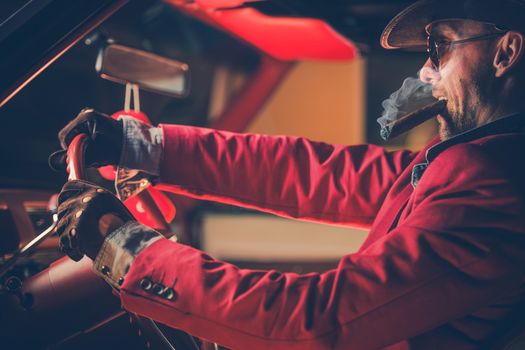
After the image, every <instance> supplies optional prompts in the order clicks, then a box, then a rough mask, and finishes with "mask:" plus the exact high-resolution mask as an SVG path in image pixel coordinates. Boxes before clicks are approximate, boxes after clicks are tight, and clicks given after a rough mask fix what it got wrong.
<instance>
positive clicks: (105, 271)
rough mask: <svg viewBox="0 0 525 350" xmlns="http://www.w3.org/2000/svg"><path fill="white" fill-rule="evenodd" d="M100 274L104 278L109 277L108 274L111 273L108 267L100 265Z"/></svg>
mask: <svg viewBox="0 0 525 350" xmlns="http://www.w3.org/2000/svg"><path fill="white" fill-rule="evenodd" d="M100 272H102V273H103V274H104V275H106V276H109V273H110V272H111V271H110V269H109V267H107V266H106V265H102V267H101V268H100Z"/></svg>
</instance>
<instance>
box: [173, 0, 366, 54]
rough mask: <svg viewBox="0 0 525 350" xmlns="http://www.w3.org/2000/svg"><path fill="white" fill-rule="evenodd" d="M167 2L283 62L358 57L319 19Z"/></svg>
mask: <svg viewBox="0 0 525 350" xmlns="http://www.w3.org/2000/svg"><path fill="white" fill-rule="evenodd" d="M167 2H168V3H169V4H171V5H173V6H175V7H177V8H178V9H180V10H181V11H183V12H185V13H187V14H189V15H191V16H193V17H196V18H198V19H200V20H202V21H204V22H207V23H209V24H212V25H214V26H216V27H218V28H220V29H222V30H225V31H226V32H229V33H231V34H232V35H234V36H235V37H237V38H239V39H241V40H243V41H245V42H247V43H249V44H251V45H252V46H254V47H256V48H258V49H259V50H261V51H263V52H264V53H266V54H268V55H270V56H272V57H274V58H276V59H279V60H282V61H295V60H336V61H348V60H352V59H353V58H355V57H356V56H358V49H357V48H356V46H355V45H354V44H353V43H352V42H351V41H350V40H348V39H347V38H345V37H344V36H343V35H341V34H339V33H338V32H337V31H336V30H334V29H333V28H332V27H331V26H330V25H328V24H327V23H326V22H324V21H322V20H319V19H314V18H301V17H280V16H279V17H277V16H269V15H266V14H263V13H261V12H259V11H257V10H256V9H254V8H250V7H249V6H242V5H244V4H247V3H249V2H250V1H239V0H217V1H210V0H198V1H195V2H192V3H190V4H189V3H187V2H185V1H181V0H168V1H167Z"/></svg>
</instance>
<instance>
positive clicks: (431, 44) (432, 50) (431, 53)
mask: <svg viewBox="0 0 525 350" xmlns="http://www.w3.org/2000/svg"><path fill="white" fill-rule="evenodd" d="M427 52H428V57H429V58H430V62H432V66H433V67H434V69H435V70H437V69H438V68H439V53H438V48H437V45H436V42H435V41H434V38H433V37H431V36H429V37H428V39H427Z"/></svg>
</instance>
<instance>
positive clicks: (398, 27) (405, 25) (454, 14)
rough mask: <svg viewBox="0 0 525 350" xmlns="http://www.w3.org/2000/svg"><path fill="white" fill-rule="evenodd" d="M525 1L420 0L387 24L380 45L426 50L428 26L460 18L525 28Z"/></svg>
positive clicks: (392, 47)
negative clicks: (438, 21)
mask: <svg viewBox="0 0 525 350" xmlns="http://www.w3.org/2000/svg"><path fill="white" fill-rule="evenodd" d="M524 10H525V2H524V1H522V0H500V1H496V0H493V1H490V0H485V1H479V0H463V1H461V0H420V1H417V2H415V3H413V4H412V5H410V6H409V7H407V8H406V9H405V10H403V11H402V12H401V13H399V14H398V15H397V16H395V17H394V18H393V19H392V20H391V21H390V23H388V25H387V26H386V27H385V29H384V31H383V34H382V35H381V40H380V42H381V46H382V47H384V48H385V49H400V48H404V49H411V50H416V51H424V50H425V49H426V41H427V33H426V32H425V27H426V26H427V25H428V24H429V23H432V22H434V21H437V20H444V19H452V18H461V19H471V20H477V21H482V22H490V23H494V24H506V25H508V26H509V28H516V29H519V30H522V29H523V26H524V25H523V23H525V21H524V20H523V14H524Z"/></svg>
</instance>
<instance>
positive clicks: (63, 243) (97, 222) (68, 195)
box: [57, 180, 135, 261]
mask: <svg viewBox="0 0 525 350" xmlns="http://www.w3.org/2000/svg"><path fill="white" fill-rule="evenodd" d="M58 204H59V206H58V220H59V221H58V224H57V232H58V234H59V236H60V249H61V250H62V251H63V252H64V253H66V254H67V255H68V256H69V257H70V258H71V259H73V260H75V261H79V260H80V259H82V257H83V256H84V254H85V255H87V256H88V257H89V258H91V259H95V257H96V256H97V254H98V252H99V250H100V248H101V246H102V244H103V242H104V238H105V237H106V236H107V235H108V234H109V233H111V232H113V231H114V230H116V229H117V228H119V227H121V226H122V225H124V224H125V223H127V222H129V221H135V218H134V217H133V215H132V214H131V213H130V212H129V211H128V209H127V208H126V207H125V206H124V204H122V202H121V201H119V200H118V199H117V197H115V196H114V195H113V194H112V193H111V192H109V191H106V190H105V189H103V188H101V187H98V186H96V185H94V184H92V183H89V182H86V181H79V180H75V181H69V182H67V183H66V184H65V185H64V187H63V188H62V191H61V192H60V194H59V196H58Z"/></svg>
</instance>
